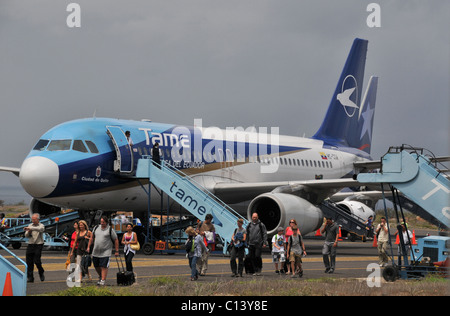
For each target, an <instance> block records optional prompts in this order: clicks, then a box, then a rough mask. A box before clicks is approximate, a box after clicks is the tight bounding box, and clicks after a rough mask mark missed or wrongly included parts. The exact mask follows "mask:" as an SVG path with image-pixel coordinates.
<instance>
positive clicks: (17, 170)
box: [0, 166, 20, 176]
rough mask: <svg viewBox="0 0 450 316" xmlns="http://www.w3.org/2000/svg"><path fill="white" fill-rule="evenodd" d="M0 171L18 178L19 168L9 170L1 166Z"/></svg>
mask: <svg viewBox="0 0 450 316" xmlns="http://www.w3.org/2000/svg"><path fill="white" fill-rule="evenodd" d="M0 171H6V172H12V173H14V174H15V175H16V176H19V173H20V168H10V167H2V166H0Z"/></svg>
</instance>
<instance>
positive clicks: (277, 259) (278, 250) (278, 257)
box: [272, 227, 286, 274]
mask: <svg viewBox="0 0 450 316" xmlns="http://www.w3.org/2000/svg"><path fill="white" fill-rule="evenodd" d="M285 246H286V240H285V237H284V228H283V227H278V233H277V234H275V235H273V237H272V262H273V263H274V264H275V273H276V274H280V273H284V272H285V271H284V269H283V266H284V262H285V261H286V253H285ZM278 264H280V267H281V271H280V270H278Z"/></svg>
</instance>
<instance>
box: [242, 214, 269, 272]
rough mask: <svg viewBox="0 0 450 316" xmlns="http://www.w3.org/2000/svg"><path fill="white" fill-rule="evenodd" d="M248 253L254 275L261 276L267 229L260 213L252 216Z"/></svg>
mask: <svg viewBox="0 0 450 316" xmlns="http://www.w3.org/2000/svg"><path fill="white" fill-rule="evenodd" d="M247 240H248V252H249V255H250V258H251V263H252V268H253V270H254V271H255V272H254V274H253V275H261V270H262V258H261V253H262V248H263V247H266V246H267V229H266V226H265V225H264V224H263V223H262V222H261V221H260V220H259V217H258V213H253V214H252V221H251V222H250V223H249V224H248V226H247Z"/></svg>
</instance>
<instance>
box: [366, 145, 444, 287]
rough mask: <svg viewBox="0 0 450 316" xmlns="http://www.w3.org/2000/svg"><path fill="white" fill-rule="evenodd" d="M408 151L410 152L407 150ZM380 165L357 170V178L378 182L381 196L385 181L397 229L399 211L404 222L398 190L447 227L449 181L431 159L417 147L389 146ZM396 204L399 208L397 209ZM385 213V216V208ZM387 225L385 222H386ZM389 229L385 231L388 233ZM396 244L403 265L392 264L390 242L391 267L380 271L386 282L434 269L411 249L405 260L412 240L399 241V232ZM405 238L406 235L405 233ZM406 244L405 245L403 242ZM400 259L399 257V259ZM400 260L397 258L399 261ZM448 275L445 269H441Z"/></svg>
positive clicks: (412, 276)
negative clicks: (375, 168) (371, 169)
mask: <svg viewBox="0 0 450 316" xmlns="http://www.w3.org/2000/svg"><path fill="white" fill-rule="evenodd" d="M408 151H410V152H408ZM381 163H382V168H381V172H380V173H361V174H359V175H358V178H357V179H358V181H359V182H361V183H372V184H373V183H380V184H381V189H382V193H383V199H384V201H385V196H384V194H385V193H384V186H383V184H388V185H389V187H390V189H391V191H392V194H393V201H394V210H395V213H396V217H397V223H399V226H397V229H398V230H401V225H400V218H399V211H400V213H401V215H402V220H403V222H405V223H406V221H405V217H404V214H403V209H402V207H401V203H400V201H401V199H400V194H399V191H400V192H401V194H402V195H404V196H406V198H408V199H409V200H411V201H413V202H414V203H415V204H417V205H418V206H419V207H420V208H421V209H422V210H423V211H424V212H426V213H427V214H428V215H429V216H430V217H432V218H433V219H434V220H435V222H438V223H439V224H440V226H441V227H446V228H447V229H448V227H449V222H450V181H449V179H448V177H447V176H446V175H445V174H444V173H443V172H441V170H439V168H437V165H434V164H433V162H432V159H429V158H427V157H425V156H424V155H423V149H421V148H408V147H405V145H404V146H401V147H391V148H389V151H388V153H386V154H385V155H384V156H383V157H382V159H381ZM397 204H398V206H399V208H400V210H398V209H397ZM384 205H385V212H386V219H388V216H387V209H386V203H385V204H384ZM388 227H389V223H388ZM390 235H391V232H389V236H390ZM399 237H400V238H399V239H400V247H401V248H402V249H403V251H402V253H403V254H404V255H403V260H404V265H401V264H396V263H395V260H394V255H393V250H392V242H391V241H390V245H391V247H390V248H391V249H390V250H391V258H392V266H388V267H386V268H385V269H384V271H383V277H384V278H385V279H386V280H388V281H394V280H395V279H397V278H399V277H401V278H402V279H408V278H420V277H424V276H426V275H427V274H428V273H435V272H437V270H436V269H435V267H434V266H432V265H431V266H430V265H423V264H421V263H420V262H419V259H420V258H415V256H414V251H412V249H411V257H412V258H411V259H412V260H411V262H410V263H409V261H408V256H407V255H406V254H407V251H406V247H411V245H412V242H411V240H408V243H407V241H406V240H403V236H402V234H399ZM408 239H410V238H409V236H408ZM407 244H408V245H407ZM399 259H401V258H399ZM399 261H400V260H399ZM445 273H446V274H447V276H448V271H446V272H445Z"/></svg>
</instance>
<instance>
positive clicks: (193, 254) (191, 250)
mask: <svg viewBox="0 0 450 316" xmlns="http://www.w3.org/2000/svg"><path fill="white" fill-rule="evenodd" d="M186 234H187V235H188V236H189V238H188V240H187V241H186V245H185V248H186V253H187V254H186V256H187V257H188V259H189V267H190V268H191V281H196V280H197V279H198V274H199V273H198V270H197V260H199V258H201V257H202V252H203V251H205V252H208V251H209V250H208V248H206V246H205V244H204V242H203V237H202V236H201V235H198V234H197V233H196V232H195V229H194V228H193V227H192V226H189V227H188V228H186Z"/></svg>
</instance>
